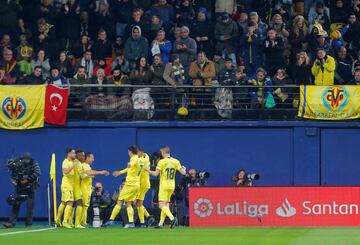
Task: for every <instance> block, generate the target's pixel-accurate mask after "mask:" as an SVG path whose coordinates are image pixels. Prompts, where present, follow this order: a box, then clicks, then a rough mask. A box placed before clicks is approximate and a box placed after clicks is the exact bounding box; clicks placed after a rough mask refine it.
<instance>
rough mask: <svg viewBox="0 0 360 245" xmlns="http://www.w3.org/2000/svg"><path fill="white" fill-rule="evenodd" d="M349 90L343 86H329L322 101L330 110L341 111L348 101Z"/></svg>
mask: <svg viewBox="0 0 360 245" xmlns="http://www.w3.org/2000/svg"><path fill="white" fill-rule="evenodd" d="M348 98H349V96H348V92H347V90H346V89H345V88H343V87H338V86H334V87H328V88H326V89H325V91H324V93H323V96H322V102H323V104H324V105H325V107H326V108H327V109H328V110H330V111H335V110H338V111H340V110H341V109H342V108H344V106H346V104H347V103H348Z"/></svg>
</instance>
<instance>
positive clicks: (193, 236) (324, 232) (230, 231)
mask: <svg viewBox="0 0 360 245" xmlns="http://www.w3.org/2000/svg"><path fill="white" fill-rule="evenodd" d="M41 228H46V227H33V228H31V229H25V228H15V229H2V228H0V244H1V245H3V244H4V245H5V244H6V245H12V244H16V245H20V244H32V245H42V244H51V245H56V244H61V245H67V244H69V245H77V244H89V245H90V244H98V245H102V244H144V245H147V244H171V245H173V244H174V245H175V244H182V245H183V244H199V245H201V244H216V245H227V244H276V245H278V244H305V245H312V244H316V245H318V244H326V245H327V244H337V245H342V244H360V229H359V228H355V227H328V228H326V227H325V228H279V227H276V228H275V227H274V228H272V227H269V228H266V227H254V228H248V227H239V228H182V227H177V228H176V229H174V230H170V229H168V228H164V229H161V230H157V229H153V228H148V229H131V230H129V229H122V228H120V226H114V227H111V228H100V229H92V228H89V229H82V230H78V229H70V230H69V229H63V228H58V229H53V230H46V231H39V232H32V233H17V234H12V235H8V234H5V233H11V232H19V231H31V230H36V229H41Z"/></svg>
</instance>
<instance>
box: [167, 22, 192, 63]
mask: <svg viewBox="0 0 360 245" xmlns="http://www.w3.org/2000/svg"><path fill="white" fill-rule="evenodd" d="M189 34H190V30H189V28H188V27H186V26H183V27H181V29H180V37H179V38H177V39H176V41H175V42H174V46H173V53H174V54H176V55H178V56H179V58H180V63H181V64H182V65H183V66H184V68H185V70H187V69H188V68H189V67H190V64H191V62H192V61H193V60H194V59H196V53H197V45H196V41H195V40H194V39H192V38H191V37H190V36H189Z"/></svg>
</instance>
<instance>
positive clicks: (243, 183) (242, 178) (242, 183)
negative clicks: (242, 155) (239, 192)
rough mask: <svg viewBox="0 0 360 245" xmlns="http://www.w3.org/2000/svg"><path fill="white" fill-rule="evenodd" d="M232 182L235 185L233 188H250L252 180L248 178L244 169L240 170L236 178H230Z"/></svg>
mask: <svg viewBox="0 0 360 245" xmlns="http://www.w3.org/2000/svg"><path fill="white" fill-rule="evenodd" d="M232 181H233V182H234V183H235V186H238V187H248V186H252V180H251V179H250V178H249V176H248V174H247V173H246V171H245V170H244V169H240V170H239V171H238V172H237V174H236V176H234V177H233V178H232Z"/></svg>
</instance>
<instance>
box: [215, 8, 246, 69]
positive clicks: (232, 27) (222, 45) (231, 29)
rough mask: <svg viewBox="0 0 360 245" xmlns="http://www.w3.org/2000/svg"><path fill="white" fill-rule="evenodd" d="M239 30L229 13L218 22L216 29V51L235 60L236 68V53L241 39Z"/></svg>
mask: <svg viewBox="0 0 360 245" xmlns="http://www.w3.org/2000/svg"><path fill="white" fill-rule="evenodd" d="M239 34H241V33H239V28H238V25H237V24H236V22H235V21H233V20H232V19H231V18H230V15H229V14H228V13H224V14H223V15H222V16H221V18H220V19H219V20H218V21H217V22H216V24H215V29H214V39H215V41H216V44H215V49H216V51H218V52H221V53H222V56H223V58H225V57H226V56H228V57H230V58H231V59H232V60H233V64H234V65H235V66H236V63H237V62H236V51H237V42H238V38H239Z"/></svg>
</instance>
